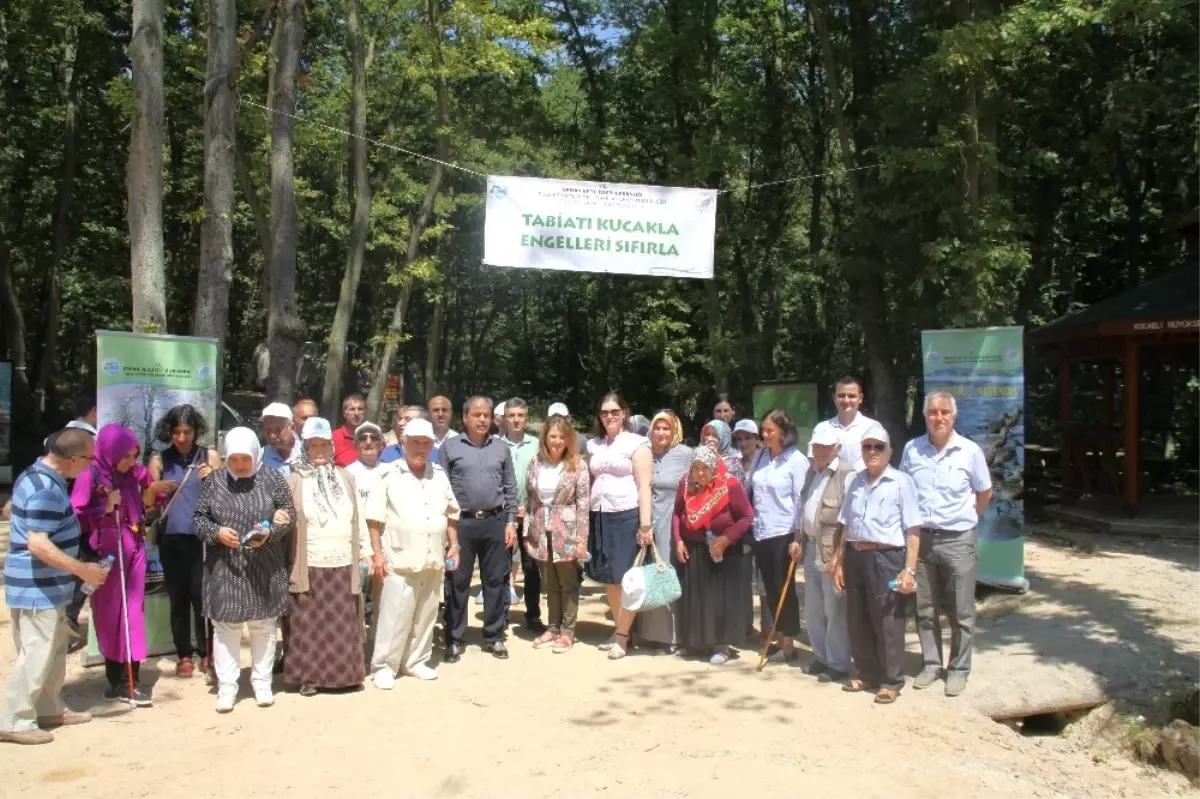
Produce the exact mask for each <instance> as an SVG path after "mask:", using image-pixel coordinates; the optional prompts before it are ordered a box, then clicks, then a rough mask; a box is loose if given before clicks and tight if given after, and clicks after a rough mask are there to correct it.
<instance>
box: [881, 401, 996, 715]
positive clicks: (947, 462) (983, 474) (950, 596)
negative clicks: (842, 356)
mask: <svg viewBox="0 0 1200 799" xmlns="http://www.w3.org/2000/svg"><path fill="white" fill-rule="evenodd" d="M957 418H958V403H957V402H955V400H954V395H952V394H948V393H946V392H945V391H933V392H930V393H929V394H926V395H925V429H926V430H927V431H928V432H927V433H926V434H925V435H923V436H921V437H920V438H914V439H913V440H912V441H910V442H908V444H907V445H905V447H904V455H903V457H901V459H900V468H901V470H903V471H904V472H905V473H907V474H908V475H909V476H910V477H912V479H913V482H914V483H916V486H917V499H918V500H919V501H920V503H921V520H922V522H923V525H922V527H921V556H920V559H919V560H918V561H917V636H918V637H919V638H920V639H921V659H922V660H923V661H924V668H922V670H921V673H920V674H918V675H917V678H916V679H915V680H913V688H928V687H929V686H931V685H933V684H934V683H935V682H937V680H938V678H939V677H940V676H941V670H942V662H943V661H942V627H941V624H940V622H939V618H940V617H941V616H942V614H945V615H946V618H947V620H948V621H949V622H950V660H949V663H947V665H946V689H945V691H946V696H958V695H959V694H961V693H962V692H963V691H965V690H966V688H967V676H968V675H969V674H970V673H971V649H972V642H973V639H974V633H975V526H976V525H977V524H978V523H979V518H980V517H981V516H982V515H983V512H984V511H985V510H986V509H987V506H988V503H990V502H991V501H992V475H991V471H990V470H989V469H988V464H987V458H986V457H984V454H983V450H982V449H980V447H979V445H978V444H976V443H975V442H974V441H972V440H971V439H969V438H967V437H966V436H960V435H959V434H958V433H956V432H954V422H955V420H956V419H957Z"/></svg>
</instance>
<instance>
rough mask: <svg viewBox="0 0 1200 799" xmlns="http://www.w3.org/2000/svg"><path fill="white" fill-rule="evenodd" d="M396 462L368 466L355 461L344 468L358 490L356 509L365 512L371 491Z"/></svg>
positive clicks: (377, 462)
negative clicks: (352, 478)
mask: <svg viewBox="0 0 1200 799" xmlns="http://www.w3.org/2000/svg"><path fill="white" fill-rule="evenodd" d="M396 463H397V461H393V462H392V463H380V462H379V461H376V462H375V465H374V466H368V465H367V464H365V463H363V462H362V461H355V462H354V463H352V464H350V465H349V466H347V467H346V471H348V472H349V473H350V474H351V475H352V476H353V477H354V486H355V488H357V489H358V500H359V503H358V507H359V508H360V509H362V510H365V509H366V507H367V497H369V496H371V489H373V488H374V487H375V486H376V484H378V483H379V478H381V477H383V476H384V475H385V474H387V472H388V470H389V469H391V468H392V467H393V466H395V465H396Z"/></svg>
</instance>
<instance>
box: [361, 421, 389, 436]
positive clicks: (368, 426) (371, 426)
mask: <svg viewBox="0 0 1200 799" xmlns="http://www.w3.org/2000/svg"><path fill="white" fill-rule="evenodd" d="M370 431H374V432H375V433H376V434H377V435H380V436H382V435H383V431H382V430H380V429H379V425H377V424H375V423H374V422H363V423H362V424H360V425H359V426H358V427H356V428H354V437H355V438H358V437H359V436H361V435H362V434H363V433H366V432H370Z"/></svg>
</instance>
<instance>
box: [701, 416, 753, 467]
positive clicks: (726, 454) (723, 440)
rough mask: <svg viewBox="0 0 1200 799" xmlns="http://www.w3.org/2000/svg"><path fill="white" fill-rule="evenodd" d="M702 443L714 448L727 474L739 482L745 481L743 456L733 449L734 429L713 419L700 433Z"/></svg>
mask: <svg viewBox="0 0 1200 799" xmlns="http://www.w3.org/2000/svg"><path fill="white" fill-rule="evenodd" d="M700 443H701V444H704V445H705V446H709V447H712V448H713V449H715V450H716V451H717V455H718V457H720V459H721V462H722V463H723V464H724V465H725V473H726V474H728V475H729V476H730V477H733V478H735V479H737V480H741V481H745V479H746V470H745V469H744V468H743V467H742V454H741V453H740V452H738V451H737V450H736V449H734V448H733V428H731V427H730V426H729V425H728V424H726V423H725V422H723V421H721V420H720V419H713V420H712V421H711V422H709V423H708V424H706V425H704V428H703V429H702V430H701V431H700Z"/></svg>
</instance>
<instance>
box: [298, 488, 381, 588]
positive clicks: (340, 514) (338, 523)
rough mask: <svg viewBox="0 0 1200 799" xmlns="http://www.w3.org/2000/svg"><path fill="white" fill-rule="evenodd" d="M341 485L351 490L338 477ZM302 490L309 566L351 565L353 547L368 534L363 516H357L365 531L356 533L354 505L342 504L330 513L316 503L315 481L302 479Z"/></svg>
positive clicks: (326, 567) (333, 566)
mask: <svg viewBox="0 0 1200 799" xmlns="http://www.w3.org/2000/svg"><path fill="white" fill-rule="evenodd" d="M338 482H339V483H341V484H342V489H343V490H345V489H346V488H348V486H347V485H346V484H345V483H344V482H342V480H341V478H338ZM300 490H301V491H303V492H304V520H305V521H306V522H307V524H308V529H307V534H306V539H305V549H306V552H307V557H308V565H309V566H312V567H313V568H316V569H331V568H336V567H339V566H349V565H350V563H351V556H352V554H353V549H351V544H352V543H353V541H354V539H355V538H356V537H359V541H360V542H361V541H362V538H361V536H362V535H364V534H365V531H366V522H364V521H363V519H362V514H359V517H358V523H359V526H360V527H361V528H362V529H359V530H356V529H354V506H353V505H351V504H350V503H348V502H339V503H337V505H336V507H334V508H333V513H328V512H326V511H325V510H324V509H323V508H322V506H321V504H320V503H319V501H318V500H317V481H316V480H302V481H301V482H300Z"/></svg>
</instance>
